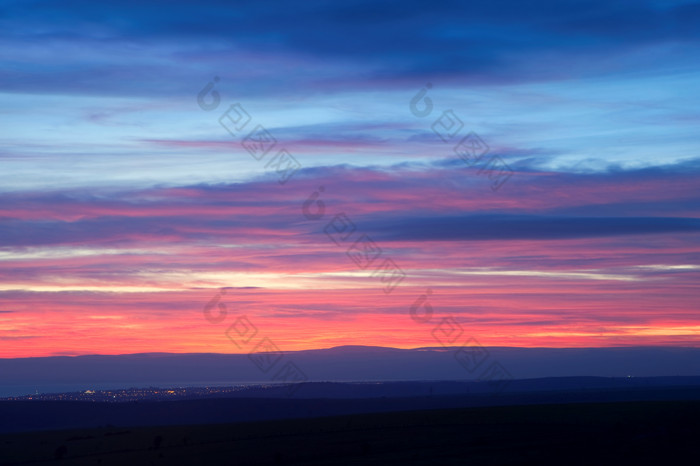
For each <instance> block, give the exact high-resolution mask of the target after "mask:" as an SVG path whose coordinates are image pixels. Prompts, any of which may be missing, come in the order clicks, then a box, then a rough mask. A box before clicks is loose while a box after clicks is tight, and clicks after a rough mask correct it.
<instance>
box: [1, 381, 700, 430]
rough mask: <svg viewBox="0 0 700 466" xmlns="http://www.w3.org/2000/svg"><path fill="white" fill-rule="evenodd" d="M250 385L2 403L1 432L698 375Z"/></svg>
mask: <svg viewBox="0 0 700 466" xmlns="http://www.w3.org/2000/svg"><path fill="white" fill-rule="evenodd" d="M288 394H289V389H288V387H285V386H273V387H250V388H249V389H247V390H244V391H240V392H235V393H232V394H229V395H226V396H225V397H205V398H198V399H183V400H178V401H140V402H133V401H131V402H121V403H112V402H93V401H41V400H29V401H0V432H19V431H31V430H47V429H66V428H87V427H98V426H104V425H114V426H147V425H176V424H211V423H228V422H240V421H257V420H270V419H288V418H309V417H318V416H334V415H341V414H359V413H372V412H390V411H405V410H418V409H421V410H428V409H443V408H464V407H477V406H499V405H501V406H502V405H524V404H546V403H586V402H619V401H654V400H700V378H698V377H688V378H685V377H680V378H673V377H672V378H663V377H661V378H650V379H646V378H642V379H634V378H632V379H605V378H594V377H575V378H563V379H562V378H551V379H535V380H516V381H513V382H512V383H511V385H510V386H509V390H508V391H504V392H492V391H490V390H489V385H488V383H485V382H439V381H436V382H387V383H381V384H377V383H372V384H367V383H365V384H362V383H305V384H303V385H302V386H300V387H299V389H298V390H297V391H296V392H295V394H294V396H293V397H288V396H286V395H288Z"/></svg>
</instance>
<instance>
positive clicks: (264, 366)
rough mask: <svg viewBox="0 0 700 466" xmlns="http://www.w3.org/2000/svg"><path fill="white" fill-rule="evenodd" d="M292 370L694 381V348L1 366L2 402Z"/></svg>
mask: <svg viewBox="0 0 700 466" xmlns="http://www.w3.org/2000/svg"><path fill="white" fill-rule="evenodd" d="M290 364H292V365H293V367H294V368H296V369H298V370H299V371H300V374H302V378H298V379H297V380H308V381H391V380H394V381H398V380H477V379H484V378H488V374H485V372H486V371H487V370H488V369H489V368H490V367H492V366H493V365H494V364H495V365H498V366H499V367H500V368H502V369H503V370H504V371H505V372H503V373H502V374H501V375H503V374H505V375H503V376H505V377H508V378H513V379H530V378H543V377H581V376H598V377H627V376H632V377H658V376H700V348H676V347H624V348H508V347H489V348H484V349H483V350H481V349H480V350H479V354H478V357H477V356H474V358H473V359H469V357H468V355H467V354H465V353H464V352H461V353H460V352H458V348H416V349H396V348H383V347H369V346H341V347H335V348H329V349H319V350H305V351H296V352H286V353H283V354H267V355H258V357H253V358H251V357H249V355H247V354H167V353H149V354H126V355H117V356H106V355H93V356H75V357H68V356H56V357H42V358H20V359H0V396H9V395H19V394H26V393H32V392H34V390H35V389H38V390H41V391H46V390H47V389H48V387H54V390H53V391H56V388H57V387H65V390H59V391H71V390H73V389H78V387H80V386H85V387H88V386H92V385H96V384H97V385H101V386H112V387H114V388H116V387H129V386H150V385H183V386H184V385H187V384H203V383H219V384H221V383H226V384H235V383H243V382H270V381H273V380H275V379H278V380H281V381H285V378H284V376H285V373H284V370H285V368H286V369H289V368H290V367H292V366H290Z"/></svg>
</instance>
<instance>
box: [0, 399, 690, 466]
mask: <svg viewBox="0 0 700 466" xmlns="http://www.w3.org/2000/svg"><path fill="white" fill-rule="evenodd" d="M698 419H700V402H697V401H690V402H682V401H671V402H626V403H595V404H565V405H537V406H508V407H488V408H467V409H451V410H431V411H411V412H398V413H377V414H365V415H351V416H334V417H326V418H312V419H294V420H277V421H265V422H250V423H237V424H214V425H190V426H167V427H138V428H124V427H103V428H97V429H80V430H63V431H46V432H33V433H21V434H5V435H2V436H0V462H1V463H2V464H3V465H6V464H7V465H15V464H32V465H41V464H65V465H119V466H123V465H129V466H136V465H191V464H192V465H199V464H202V465H205V464H206V465H218V464H222V465H223V464H226V465H253V464H308V465H321V464H421V465H422V464H425V465H428V464H474V465H496V464H498V465H500V464H557V465H565V464H566V465H570V464H595V465H601V464H658V463H661V462H663V463H664V464H675V463H678V462H680V461H681V459H682V458H683V457H684V456H686V457H690V458H692V457H693V456H695V454H696V448H694V447H693V445H694V444H695V442H696V441H697V438H698V437H699V436H700V422H699V421H698Z"/></svg>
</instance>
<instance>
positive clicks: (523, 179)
mask: <svg viewBox="0 0 700 466" xmlns="http://www.w3.org/2000/svg"><path fill="white" fill-rule="evenodd" d="M698 24H700V2H696V1H676V0H640V1H631V0H630V1H610V0H589V1H560V0H547V1H539V2H536V3H535V4H534V5H533V4H531V3H530V2H523V1H521V0H507V1H506V0H491V1H478V2H457V1H454V2H451V1H432V2H418V1H401V2H398V1H396V2H394V1H384V2H374V1H372V2H370V1H358V0H348V1H342V2H339V1H331V0H319V1H308V2H295V3H293V4H292V3H289V2H281V1H279V2H278V1H250V2H248V1H236V2H231V1H207V2H191V3H190V2H165V1H157V2H143V1H139V2H136V1H105V2H95V1H90V2H88V1H71V0H67V1H61V2H55V1H48V0H22V1H18V0H13V1H9V0H7V1H3V2H2V3H0V63H1V66H0V93H1V96H0V99H2V107H1V110H0V128H1V129H0V264H1V265H0V357H5V358H8V357H28V356H49V355H78V354H121V353H138V352H221V353H241V352H247V351H250V350H252V349H253V347H252V345H251V346H250V347H245V346H241V347H239V346H240V345H239V346H237V345H236V344H234V342H233V341H232V340H231V339H230V338H229V337H228V336H227V329H228V330H229V331H230V326H231V325H233V324H234V322H236V319H238V318H240V317H242V316H246V318H247V319H248V321H249V322H250V323H252V324H253V325H255V327H256V328H257V329H258V332H259V333H258V336H266V337H269V339H270V340H271V341H273V342H274V344H275V345H277V347H279V348H280V349H281V350H300V349H312V348H328V347H332V346H338V345H378V346H392V347H398V348H415V347H423V346H431V347H435V346H440V345H441V344H445V343H446V342H445V341H438V339H436V337H435V335H440V332H436V331H435V330H436V327H437V326H438V325H440V324H441V322H442V323H444V322H446V321H444V320H443V319H448V321H449V322H452V321H451V320H450V319H452V318H453V319H454V322H456V323H457V324H459V325H460V326H461V328H462V330H463V332H460V336H459V338H457V339H456V340H455V341H450V342H448V343H449V344H450V345H454V346H459V345H461V344H463V343H464V341H466V340H468V339H469V338H475V339H476V340H477V341H479V342H480V343H481V344H483V345H486V346H524V347H539V346H541V347H596V346H627V345H673V346H700V287H699V286H698V284H699V283H700V137H699V135H700V130H699V128H700V61H698V57H700V28H698ZM210 84H211V85H210ZM208 85H210V86H209V92H204V91H205V87H207V86H208ZM212 90H213V91H215V92H216V93H218V94H217V95H218V99H217V98H216V97H215V96H213V95H212V93H211V92H210V91H212ZM200 93H201V96H200ZM419 93H420V94H419ZM198 96H199V98H198ZM426 99H428V100H426ZM412 102H413V103H412ZM232 105H237V106H236V107H234V109H238V110H240V109H242V110H243V112H244V113H237V114H236V115H238V116H240V118H241V120H238V122H237V123H239V124H240V126H241V128H233V126H231V125H232V124H233V125H235V124H237V123H236V122H235V121H234V120H231V119H230V118H228V117H230V116H231V115H232V113H230V112H229V110H230V109H231V106H232ZM227 115H228V116H227ZM241 115H242V116H241ZM232 121H234V123H231V122H232ZM226 125H228V129H227V128H225V126H226ZM259 125H261V126H259ZM258 128H263V130H262V131H257V129H258ZM232 129H233V130H234V131H232ZM256 131H257V132H256ZM264 131H266V133H264ZM232 132H235V133H236V134H232ZM251 133H252V134H253V135H254V136H256V137H257V136H258V135H260V134H264V135H266V136H267V137H270V136H271V137H272V138H274V140H275V141H276V143H275V144H274V147H272V148H270V150H269V152H267V153H266V154H264V155H263V154H262V152H261V151H257V152H255V153H253V154H251V153H249V150H248V149H250V147H251V146H250V144H249V142H246V137H249V136H248V135H249V134H251ZM453 133H454V134H453ZM470 135H472V136H470ZM474 135H476V136H474ZM466 137H469V138H470V139H467V142H469V143H470V144H471V143H473V142H474V141H478V145H477V146H478V148H480V149H476V150H477V151H480V152H479V154H477V156H475V157H476V158H477V159H478V161H474V163H470V162H468V161H467V160H466V159H464V158H463V157H461V156H460V155H462V156H463V155H464V153H463V152H462V153H461V154H460V149H459V144H460V142H461V141H463V140H464V138H466ZM474 138H476V139H474ZM248 141H249V140H248ZM270 145H271V144H269V145H268V146H270ZM477 146H469V147H477ZM485 146H488V152H487V153H486V154H484V155H481V152H483V150H481V149H482V148H483V147H485ZM266 147H267V146H266ZM462 147H465V146H464V144H463V146H462ZM280 151H283V152H282V153H281V155H280ZM284 151H286V152H284ZM289 156H291V157H293V159H290V158H288V157H289ZM279 157H283V158H284V157H287V158H286V159H285V160H295V161H296V163H298V165H295V164H292V165H289V166H294V167H298V169H297V170H296V171H294V170H293V169H292V170H291V171H287V172H284V173H281V172H279V171H277V170H276V169H275V167H276V165H275V160H277V161H278V162H279V160H280V159H279ZM492 157H495V158H492ZM258 158H259V160H258ZM488 161H495V162H494V163H499V164H500V163H503V164H505V165H501V167H503V166H506V167H509V169H508V170H507V173H508V175H510V176H507V175H505V176H504V175H503V173H505V172H502V171H501V172H498V173H496V172H494V171H489V170H484V169H483V166H484V164H486V163H488ZM319 202H321V203H322V205H319ZM305 203H306V207H304V206H305ZM348 220H349V221H350V222H352V225H353V226H354V227H348V229H347V230H345V232H348V234H345V232H340V233H339V232H338V230H339V229H341V230H342V226H343V225H345V226H346V227H347V226H348V225H349V224H348V223H347V221H348ZM343 221H345V222H346V223H342V222H343ZM339 225H340V227H339ZM352 228H354V230H353V231H351V229H352ZM336 242H338V243H339V244H336ZM353 245H357V247H361V246H366V245H370V246H371V248H373V249H372V250H371V251H369V252H368V253H367V254H366V255H362V256H358V255H357V254H354V253H353V251H354V250H351V253H350V254H348V249H349V248H351V247H352V246H353ZM375 251H376V252H377V253H376V254H375V253H374V252H375ZM394 265H395V266H396V267H398V268H399V269H400V270H401V273H402V275H401V276H404V275H405V276H404V277H403V279H402V280H400V282H396V283H394V282H391V280H390V278H391V277H390V276H389V275H388V274H385V273H383V272H382V270H384V269H383V267H393V266H394ZM377 270H379V272H377ZM397 276H398V275H397ZM222 288H225V294H223V295H221V296H220V294H219V293H220V289H222ZM428 290H429V292H428ZM217 296H220V299H219V301H218V302H219V303H222V304H223V305H224V306H225V308H226V315H225V316H223V315H222V316H221V317H222V319H216V318H211V316H212V315H214V316H216V315H217V314H218V313H220V312H221V311H220V309H219V308H217V307H216V305H217V302H216V300H215V299H214V298H215V297H217ZM421 296H423V298H421ZM212 299H214V301H212ZM207 303H211V304H212V305H213V306H214V307H213V310H211V311H210V314H209V316H210V318H207V316H206V315H205V314H204V313H203V308H204V307H205V305H207ZM426 303H427V304H428V305H429V306H432V311H433V313H432V317H431V316H430V315H426V311H425V309H426V308H425V306H424V305H425V304H426ZM418 304H420V306H419V307H418V308H415V309H418V310H417V311H416V312H417V314H416V313H415V312H414V314H413V317H412V315H411V307H412V306H414V305H418ZM415 309H414V310H415ZM224 317H225V318H224ZM239 322H240V320H239Z"/></svg>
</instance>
